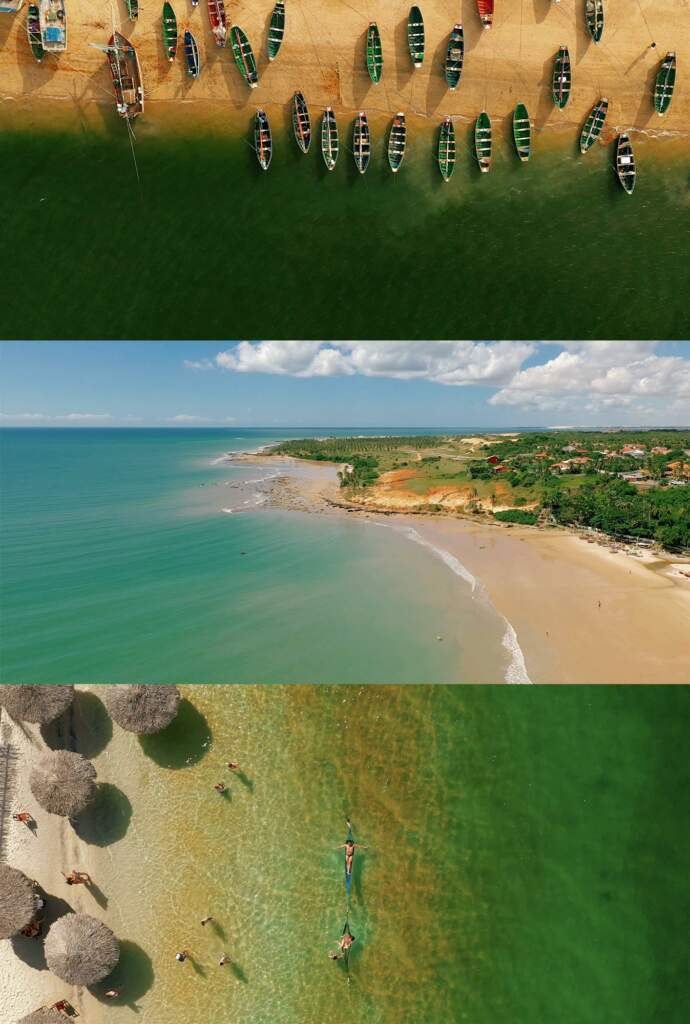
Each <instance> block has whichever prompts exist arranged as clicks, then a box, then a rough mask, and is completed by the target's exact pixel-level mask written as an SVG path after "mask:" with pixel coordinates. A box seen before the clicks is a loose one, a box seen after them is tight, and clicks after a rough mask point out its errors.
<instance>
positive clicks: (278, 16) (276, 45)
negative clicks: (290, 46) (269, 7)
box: [268, 0, 285, 60]
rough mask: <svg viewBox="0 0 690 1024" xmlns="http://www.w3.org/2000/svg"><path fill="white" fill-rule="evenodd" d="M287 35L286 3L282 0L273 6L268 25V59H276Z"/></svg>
mask: <svg viewBox="0 0 690 1024" xmlns="http://www.w3.org/2000/svg"><path fill="white" fill-rule="evenodd" d="M284 35H285V4H284V3H283V2H282V0H278V3H277V4H276V5H275V7H274V8H273V14H272V15H271V23H270V25H269V26H268V59H269V60H275V59H276V57H277V56H278V50H279V49H280V47H281V45H282V42H283V36H284Z"/></svg>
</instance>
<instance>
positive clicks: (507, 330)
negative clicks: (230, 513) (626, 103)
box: [0, 117, 690, 339]
mask: <svg viewBox="0 0 690 1024" xmlns="http://www.w3.org/2000/svg"><path fill="white" fill-rule="evenodd" d="M274 121H275V123H274V132H275V155H274V160H273V164H272V166H271V168H270V171H269V172H268V173H267V174H263V173H262V172H260V171H259V170H258V167H257V164H256V158H255V155H254V153H253V152H252V150H251V148H250V147H249V145H247V144H246V142H247V141H248V140H249V138H250V119H249V118H248V119H247V134H246V138H237V139H236V138H233V137H228V138H225V139H223V138H217V137H206V136H199V137H196V138H190V139H187V138H175V137H169V136H164V135H155V134H154V133H153V132H150V133H147V131H146V129H145V128H141V129H139V128H138V129H137V134H138V141H137V147H136V153H137V161H138V165H139V172H140V177H141V186H138V184H137V180H136V177H135V173H134V167H133V164H132V157H131V153H130V148H129V141H128V139H127V136H126V134H125V132H124V129H123V126H122V125H119V124H118V125H113V126H112V131H111V134H110V135H109V136H107V137H105V138H102V137H95V136H88V135H87V134H84V133H81V134H78V135H77V134H73V135H70V134H64V135H61V134H59V133H51V134H50V135H41V134H38V133H33V134H31V135H29V134H27V133H20V132H12V131H6V132H3V133H1V135H0V163H1V165H2V168H3V188H2V192H1V194H0V222H1V223H2V225H3V240H4V245H5V250H6V251H7V252H8V253H11V259H7V260H5V263H4V266H3V286H4V290H5V294H6V295H7V296H9V297H11V301H8V302H5V304H4V307H3V317H2V326H1V327H0V333H1V335H2V337H5V338H68V339H74V338H77V339H79V338H115V339H121V338H126V339H131V338H135V339H137V338H163V339H171V338H172V339H175V338H200V339H201V338H203V339H207V338H209V339H216V338H336V339H338V338H341V339H342V338H355V339H362V338H544V339H559V338H623V339H628V338H686V337H688V329H689V327H690V325H689V323H688V308H687V302H686V301H685V294H686V291H687V266H688V263H689V262H690V204H688V189H689V185H688V176H687V161H686V160H685V159H684V158H682V157H680V158H679V156H678V154H677V153H674V151H673V145H672V143H670V142H668V141H667V140H660V141H657V142H654V143H652V142H649V141H643V140H642V138H640V139H639V140H638V139H637V138H636V142H635V145H636V155H637V161H638V169H639V181H638V186H637V189H636V192H635V194H634V196H633V197H628V196H626V195H625V194H624V193H623V191H622V189H621V188H620V186H619V185H618V183H617V181H616V179H615V175H614V173H613V169H612V162H613V153H612V147H611V146H609V147H603V146H602V147H597V148H595V149H594V150H592V151H591V152H590V153H588V154H587V156H586V158H582V157H580V156H579V153H578V152H577V149H576V136H577V133H576V132H573V133H572V142H565V141H564V142H563V143H560V142H559V144H558V145H557V146H551V147H550V148H549V149H547V147H546V146H545V145H541V144H540V141H541V140H540V139H537V141H536V145H535V153H534V157H533V159H532V161H531V162H530V163H529V164H524V165H523V164H520V163H519V162H518V161H517V159H516V158H515V156H514V154H513V153H512V151H511V144H510V142H509V136H510V122H509V119H506V121H505V122H503V123H501V122H500V121H498V120H496V121H495V122H494V133H495V139H496V150H497V152H496V157H495V163H494V167H493V169H492V171H491V173H490V174H488V175H481V174H480V173H479V171H478V170H477V167H476V164H475V161H474V158H473V156H472V155H471V146H470V130H471V128H470V126H465V125H459V129H458V130H459V159H458V165H457V169H456V172H455V175H454V177H453V179H452V180H451V182H450V183H449V184H447V185H446V184H444V183H443V182H442V180H441V177H440V174H439V173H438V168H437V167H436V166H435V163H434V156H433V153H434V145H435V142H434V137H433V133H431V132H429V130H428V127H427V126H426V125H425V126H423V127H420V126H419V125H418V124H414V123H413V124H411V126H410V145H409V153H408V155H407V156H406V161H405V165H404V166H403V169H402V171H401V172H400V174H398V175H395V176H393V175H391V174H390V172H389V170H388V166H387V162H386V159H385V155H384V141H385V130H386V125H387V122H385V121H384V122H381V121H380V120H379V119H373V120H372V125H373V131H374V156H373V160H372V165H371V167H370V170H369V171H368V173H367V174H366V176H365V177H364V178H362V177H361V176H360V175H358V174H357V173H356V172H355V170H354V163H353V161H352V159H351V156H350V154H349V153H348V152H347V151H346V150H344V151H343V153H342V155H341V158H340V160H339V163H338V166H337V167H336V170H335V172H333V173H332V174H328V173H327V172H326V171H325V168H324V166H323V161H322V159H321V155H320V153H319V152H318V147H312V149H313V152H311V153H310V154H309V156H308V157H306V158H305V157H301V155H300V154H298V152H297V151H296V147H295V146H294V143H293V142H292V141H291V139H290V138H289V133H288V129H287V127H285V128H283V127H281V126H280V124H279V118H277V117H276V118H275V119H274ZM347 132H348V134H349V127H348V128H347Z"/></svg>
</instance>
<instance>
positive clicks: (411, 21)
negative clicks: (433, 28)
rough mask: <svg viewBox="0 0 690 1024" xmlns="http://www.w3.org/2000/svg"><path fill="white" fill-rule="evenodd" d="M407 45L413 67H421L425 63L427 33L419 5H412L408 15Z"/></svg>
mask: <svg viewBox="0 0 690 1024" xmlns="http://www.w3.org/2000/svg"><path fill="white" fill-rule="evenodd" d="M407 47H408V49H409V51H410V60H411V61H412V65H413V67H415V68H421V66H422V64H423V63H424V50H425V48H426V35H425V30H424V18H423V17H422V12H421V11H420V9H419V7H411V8H410V13H409V15H408V17H407Z"/></svg>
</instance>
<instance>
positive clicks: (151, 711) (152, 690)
mask: <svg viewBox="0 0 690 1024" xmlns="http://www.w3.org/2000/svg"><path fill="white" fill-rule="evenodd" d="M105 703H106V705H107V707H108V711H109V712H110V714H111V715H112V717H113V718H114V719H115V721H116V722H117V724H118V725H121V726H122V728H123V729H127V731H128V732H136V733H139V734H141V733H151V732H160V731H161V729H165V728H166V727H167V726H168V725H170V723H171V722H172V720H173V719H174V718H175V715H176V714H177V709H178V706H179V703H180V692H179V690H178V689H177V687H176V686H141V685H139V686H109V687H108V691H107V693H106V695H105Z"/></svg>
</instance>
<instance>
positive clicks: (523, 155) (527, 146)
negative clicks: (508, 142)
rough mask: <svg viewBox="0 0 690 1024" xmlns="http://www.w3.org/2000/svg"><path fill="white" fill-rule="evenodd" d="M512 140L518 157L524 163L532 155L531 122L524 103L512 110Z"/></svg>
mask: <svg viewBox="0 0 690 1024" xmlns="http://www.w3.org/2000/svg"><path fill="white" fill-rule="evenodd" d="M513 141H514V143H515V151H516V153H517V155H518V157H519V158H520V160H521V161H522V162H523V163H526V162H527V161H528V160H529V158H530V156H531V155H532V123H531V121H530V119H529V114H528V112H527V107H526V106H525V105H524V103H518V105H517V106H516V108H515V110H514V111H513Z"/></svg>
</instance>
